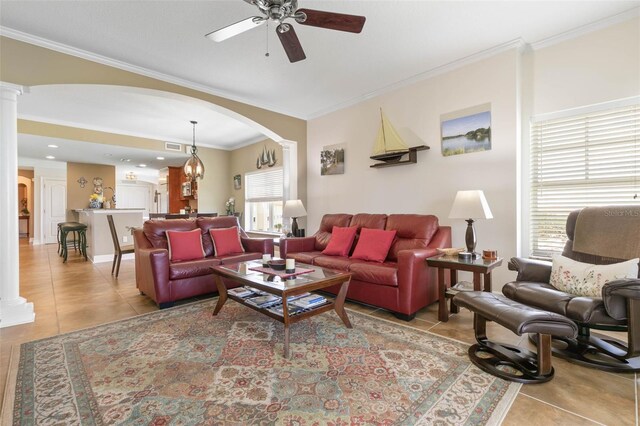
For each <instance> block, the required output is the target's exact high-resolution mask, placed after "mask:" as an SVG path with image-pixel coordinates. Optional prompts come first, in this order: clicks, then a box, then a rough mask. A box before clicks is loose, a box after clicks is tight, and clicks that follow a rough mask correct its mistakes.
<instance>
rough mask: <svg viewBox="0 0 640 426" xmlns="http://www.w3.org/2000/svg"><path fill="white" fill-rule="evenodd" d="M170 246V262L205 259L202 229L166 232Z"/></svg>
mask: <svg viewBox="0 0 640 426" xmlns="http://www.w3.org/2000/svg"><path fill="white" fill-rule="evenodd" d="M166 235H167V244H168V246H169V260H171V261H176V260H196V259H204V249H203V248H202V233H201V232H200V229H194V230H193V231H166Z"/></svg>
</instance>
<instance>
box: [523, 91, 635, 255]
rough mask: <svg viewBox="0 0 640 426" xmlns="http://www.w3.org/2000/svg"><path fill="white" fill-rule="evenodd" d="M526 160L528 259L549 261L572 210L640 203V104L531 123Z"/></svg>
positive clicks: (563, 237) (558, 249) (557, 249)
mask: <svg viewBox="0 0 640 426" xmlns="http://www.w3.org/2000/svg"><path fill="white" fill-rule="evenodd" d="M530 158H531V205H530V210H531V211H530V214H531V222H530V243H531V256H532V257H539V258H549V257H551V255H552V254H555V253H561V252H562V249H563V247H564V244H565V241H566V232H565V223H566V217H567V215H568V214H569V213H570V212H571V211H572V210H576V209H579V208H581V207H588V206H603V205H613V204H617V205H633V204H636V205H637V204H640V188H639V186H640V105H638V104H637V102H636V104H634V105H631V106H625V107H617V108H615V109H607V110H604V111H603V110H600V111H597V112H589V113H587V114H582V115H577V116H572V117H563V118H557V119H553V120H546V121H539V122H535V121H534V123H533V124H532V127H531V157H530Z"/></svg>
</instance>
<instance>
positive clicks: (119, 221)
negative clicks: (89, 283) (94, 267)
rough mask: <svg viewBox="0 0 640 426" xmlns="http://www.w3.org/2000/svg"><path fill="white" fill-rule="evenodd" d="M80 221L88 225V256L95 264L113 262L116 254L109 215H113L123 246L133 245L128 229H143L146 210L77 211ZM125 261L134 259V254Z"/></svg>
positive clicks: (125, 257)
mask: <svg viewBox="0 0 640 426" xmlns="http://www.w3.org/2000/svg"><path fill="white" fill-rule="evenodd" d="M74 212H76V213H77V214H78V221H79V222H80V223H84V224H86V225H87V256H88V257H89V259H90V260H91V261H92V262H93V263H100V262H112V261H113V256H114V254H115V249H114V247H113V240H112V239H111V231H110V230H109V222H107V215H108V214H110V215H113V222H114V224H115V226H116V233H117V234H118V238H119V240H120V245H121V246H123V247H124V246H127V245H131V244H133V239H132V237H131V233H130V232H129V230H128V228H130V227H141V226H142V223H143V217H142V215H143V213H144V209H75V210H74ZM122 258H123V259H133V253H129V254H125V255H124V256H122Z"/></svg>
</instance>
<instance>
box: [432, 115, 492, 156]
mask: <svg viewBox="0 0 640 426" xmlns="http://www.w3.org/2000/svg"><path fill="white" fill-rule="evenodd" d="M440 130H441V137H442V155H443V156H445V157H448V156H451V155H459V154H468V153H470V152H480V151H489V150H490V149H491V104H484V105H479V106H477V107H473V108H468V109H465V110H463V111H457V112H453V113H450V114H445V115H442V116H441V117H440Z"/></svg>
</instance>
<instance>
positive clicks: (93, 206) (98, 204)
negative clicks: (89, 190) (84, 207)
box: [89, 200, 102, 209]
mask: <svg viewBox="0 0 640 426" xmlns="http://www.w3.org/2000/svg"><path fill="white" fill-rule="evenodd" d="M101 207H102V203H101V202H100V201H98V200H94V201H89V208H90V209H99V208H101Z"/></svg>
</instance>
